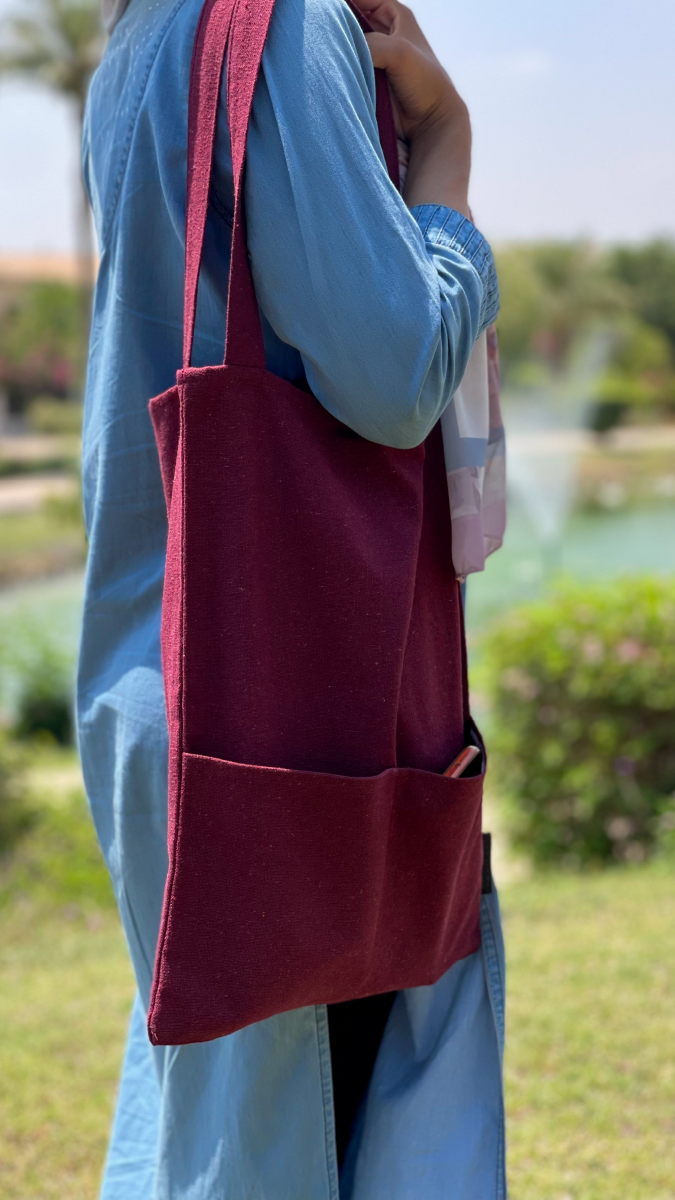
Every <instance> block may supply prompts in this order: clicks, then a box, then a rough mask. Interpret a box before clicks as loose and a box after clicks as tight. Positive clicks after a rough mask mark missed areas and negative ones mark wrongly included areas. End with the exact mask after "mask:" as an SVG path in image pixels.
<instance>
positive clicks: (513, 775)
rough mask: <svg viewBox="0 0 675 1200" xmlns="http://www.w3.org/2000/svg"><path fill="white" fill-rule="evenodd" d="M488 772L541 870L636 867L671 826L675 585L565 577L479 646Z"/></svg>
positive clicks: (674, 812) (663, 844)
mask: <svg viewBox="0 0 675 1200" xmlns="http://www.w3.org/2000/svg"><path fill="white" fill-rule="evenodd" d="M483 662H484V670H485V671H486V674H487V679H486V685H487V689H488V691H489V694H490V698H491V701H492V704H491V714H492V722H493V725H494V734H493V738H492V740H491V746H492V754H493V763H492V769H493V771H494V774H495V777H496V778H498V780H499V788H500V792H501V794H502V796H503V800H504V802H505V804H506V806H507V807H506V820H507V826H508V830H509V834H510V837H511V839H512V841H513V844H514V845H515V846H516V847H518V848H519V849H520V850H521V851H523V852H525V853H526V854H527V855H528V856H529V857H531V858H532V859H533V860H534V862H535V863H537V864H539V865H551V864H553V865H563V866H565V867H567V868H572V869H578V868H580V867H588V866H601V865H603V864H605V863H612V862H614V863H638V862H643V861H644V860H645V859H646V858H647V857H649V856H651V855H653V854H655V853H657V852H659V851H661V852H669V851H670V850H671V849H672V841H673V831H674V830H675V728H674V726H675V582H674V581H673V580H672V579H659V578H648V577H645V578H640V577H638V578H633V579H626V580H619V581H615V582H613V583H611V584H595V585H589V584H583V585H581V584H579V583H572V582H568V583H566V584H564V585H558V587H557V588H556V589H555V590H554V591H553V592H552V593H549V594H548V595H547V597H546V599H545V601H541V602H539V603H537V604H531V605H523V606H520V607H519V608H517V609H515V610H514V611H513V612H512V613H510V614H508V615H507V616H506V617H504V618H502V619H501V620H498V621H496V622H495V623H494V624H493V625H492V627H491V629H490V632H489V633H488V635H487V636H486V638H485V642H484V646H483Z"/></svg>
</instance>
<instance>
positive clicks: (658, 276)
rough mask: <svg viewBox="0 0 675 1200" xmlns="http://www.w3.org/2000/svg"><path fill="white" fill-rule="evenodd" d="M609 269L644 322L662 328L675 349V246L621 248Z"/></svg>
mask: <svg viewBox="0 0 675 1200" xmlns="http://www.w3.org/2000/svg"><path fill="white" fill-rule="evenodd" d="M609 268H610V272H611V274H612V275H613V276H614V278H615V279H616V280H617V281H618V282H619V283H620V284H621V285H622V286H623V287H624V288H625V289H626V290H627V291H628V292H629V293H630V298H631V306H632V307H633V308H634V310H635V311H636V312H637V313H638V314H639V316H641V317H642V319H643V321H646V322H647V324H648V325H654V326H655V327H656V328H657V329H662V330H663V332H664V333H666V334H667V335H668V337H669V338H670V341H671V343H672V345H673V347H675V244H674V243H673V242H668V241H666V240H665V239H659V240H657V241H654V242H649V243H648V244H647V245H646V246H619V247H617V248H616V249H615V250H613V251H612V252H611V254H610V261H609Z"/></svg>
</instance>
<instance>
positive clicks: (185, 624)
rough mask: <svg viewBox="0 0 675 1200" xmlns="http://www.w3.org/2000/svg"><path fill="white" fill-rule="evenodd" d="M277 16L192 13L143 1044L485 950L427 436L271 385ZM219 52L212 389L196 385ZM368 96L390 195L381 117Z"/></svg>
mask: <svg viewBox="0 0 675 1200" xmlns="http://www.w3.org/2000/svg"><path fill="white" fill-rule="evenodd" d="M273 5H274V0H207V3H206V5H205V7H204V10H203V13H202V18H201V20H200V25H199V28H198V33H197V37H196V40H195V52H194V58H193V74H192V81H191V88H190V113H189V145H188V214H187V232H186V300H185V313H186V339H185V356H184V369H183V370H182V371H180V372H179V373H178V380H177V386H176V387H175V388H172V389H171V390H170V391H168V392H166V393H164V394H163V395H162V396H158V397H156V398H155V399H154V400H153V401H151V414H152V419H153V423H154V427H155V433H156V438H157V444H158V449H159V454H160V462H161V466H162V476H163V480H164V488H165V495H166V499H167V510H168V514H169V536H168V542H167V561H166V575H165V587H164V605H163V615H162V653H163V663H164V679H165V691H166V703H167V717H168V723H169V737H170V766H169V873H168V878H167V885H166V893H165V900H164V910H163V916H162V924H161V929H160V936H159V941H158V946H157V957H156V963H155V975H154V981H153V989H152V995H151V1003H150V1010H149V1015H148V1029H149V1034H150V1038H151V1041H152V1042H153V1043H155V1044H177V1043H186V1042H197V1041H205V1040H209V1039H211V1038H215V1037H219V1036H222V1035H224V1034H227V1033H231V1032H233V1031H235V1030H236V1029H240V1028H242V1027H243V1026H245V1025H247V1024H250V1023H251V1022H252V1021H258V1020H262V1019H264V1018H266V1017H269V1016H271V1015H273V1014H275V1013H278V1012H282V1011H284V1010H287V1009H290V1008H296V1007H300V1006H303V1005H307V1004H313V1003H335V1002H339V1001H342V1000H347V999H353V998H356V997H360V996H365V995H371V994H376V993H377V992H388V991H394V990H397V989H400V988H403V987H411V986H416V985H421V984H429V983H432V982H434V981H435V980H436V979H438V978H439V976H440V975H441V974H442V973H443V972H444V971H446V970H447V969H448V968H449V967H450V966H451V965H452V963H453V962H455V961H457V960H458V959H459V958H462V957H464V956H465V955H467V954H469V953H471V952H473V951H474V950H476V949H477V947H478V945H479V941H480V933H479V910H480V892H481V868H482V839H481V797H482V783H483V779H482V775H476V776H475V777H472V778H462V779H459V780H453V779H448V778H444V777H443V776H442V775H441V774H440V772H442V771H443V770H444V769H445V767H446V766H447V765H448V763H449V762H450V761H451V760H452V759H453V758H454V757H455V756H456V754H457V753H458V752H459V750H460V749H461V748H462V747H463V745H464V744H465V741H466V740H467V739H470V740H475V738H476V737H477V736H478V734H477V732H476V730H475V727H473V726H472V725H471V723H470V717H469V712H468V697H467V689H466V655H465V647H464V633H463V624H462V611H461V598H460V594H459V586H458V584H457V582H456V579H455V576H454V571H453V567H452V557H451V553H450V544H451V534H450V515H449V510H448V503H447V490H446V482H445V466H444V460H443V447H442V441H441V433H440V427H439V426H437V427H436V429H435V430H434V431H433V432H432V434H431V435H430V437H429V438H428V439H427V441H426V443H425V444H424V445H423V446H420V447H418V448H417V449H414V450H394V449H391V448H389V447H385V446H379V445H376V444H374V443H372V442H367V441H365V440H364V439H362V438H360V437H358V436H357V435H356V434H354V433H353V432H352V431H351V430H350V429H348V428H346V427H345V426H344V425H342V424H340V422H339V421H337V420H335V418H334V417H332V416H331V415H330V414H329V413H328V412H326V410H325V409H324V408H323V407H322V406H321V405H320V404H319V402H318V401H317V400H316V399H315V398H314V397H313V396H312V395H311V394H309V393H308V392H306V391H302V390H299V389H298V388H295V387H294V386H292V385H291V384H289V383H286V382H284V381H282V380H280V379H278V378H277V377H276V376H273V375H271V374H270V373H269V372H267V371H266V369H265V364H264V351H263V343H262V333H261V327H260V318H259V314H258V309H257V303H256V299H255V292H254V288H253V283H252V279H251V273H250V268H249V265H248V257H247V251H246V238H245V216H244V211H243V187H242V182H243V170H244V160H245V147H246V133H247V129H248V122H249V117H250V111H251V102H252V97H253V89H254V86H255V80H256V78H257V74H258V70H259V65H260V59H261V55H262V50H263V46H264V41H265V36H266V32H267V28H268V25H269V20H270V17H271V13H272V9H273ZM228 32H229V42H228V43H227V44H228V115H229V120H230V132H231V140H232V154H233V163H234V176H235V219H234V233H233V249H232V260H231V275H230V289H229V297H228V316H227V339H226V349H225V363H224V364H223V365H222V366H216V367H205V368H199V369H195V368H192V367H190V355H191V343H192V333H193V326H194V309H195V299H196V289H197V281H198V274H199V260H200V257H201V249H202V243H203V234H204V223H205V220H206V211H207V204H208V177H209V176H210V170H211V159H212V154H213V137H214V131H215V110H216V108H217V102H218V88H219V79H220V72H221V71H222V64H223V60H224V50H225V44H226V42H227V39H228ZM378 95H379V100H380V104H379V117H380V121H381V130H382V136H383V140H384V142H385V143H386V142H391V138H392V134H393V143H392V145H390V146H389V150H388V151H387V155H386V157H387V159H388V160H389V159H390V158H391V157H392V149H393V159H392V163H391V170H392V172H393V171H394V164H397V158H396V153H395V151H396V146H395V142H396V138H395V130H394V125H393V118H392V114H391V106H390V104H389V98H388V91H386V90H385V91H384V92H383V91H382V90H381V89H380V92H379V93H378ZM396 169H397V166H396ZM205 178H206V180H207V181H206V182H205V181H204V179H205ZM394 180H396V175H394Z"/></svg>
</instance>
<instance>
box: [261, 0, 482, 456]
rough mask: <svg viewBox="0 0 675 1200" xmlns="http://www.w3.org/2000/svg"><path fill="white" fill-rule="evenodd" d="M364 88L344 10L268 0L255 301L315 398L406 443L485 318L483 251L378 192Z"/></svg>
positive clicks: (372, 122)
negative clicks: (271, 5)
mask: <svg viewBox="0 0 675 1200" xmlns="http://www.w3.org/2000/svg"><path fill="white" fill-rule="evenodd" d="M374 96H375V81H374V72H373V68H372V63H371V59H370V54H369V52H368V47H367V43H366V41H365V38H364V37H363V34H362V32H361V29H360V27H359V25H358V23H357V22H356V20H355V18H354V17H353V15H352V13H351V11H350V10H349V9H348V7H347V5H346V4H345V3H344V2H343V0H278V2H277V5H276V9H275V12H274V16H273V21H272V26H271V29H270V34H269V38H268V42H267V45H266V48H265V54H264V59H263V78H262V79H261V80H260V82H259V84H258V87H257V90H256V96H255V101H254V111H253V118H252V125H251V131H250V135H249V148H248V160H247V175H246V207H247V219H248V243H249V250H250V254H251V261H252V265H253V273H254V279H255V285H256V291H257V294H258V299H259V302H260V305H261V308H262V310H263V312H264V314H265V316H266V318H267V319H268V321H269V322H270V324H271V326H272V328H273V330H274V332H275V333H276V334H277V336H278V337H279V338H280V339H281V340H282V341H283V342H285V343H287V344H289V345H290V346H293V347H295V348H296V349H297V350H298V351H299V353H300V354H301V356H302V360H303V364H304V367H305V372H306V375H307V379H308V382H309V384H310V386H311V388H312V391H313V392H314V394H315V395H316V397H317V399H318V400H320V402H321V403H322V404H323V405H324V406H325V407H326V408H327V409H328V411H329V412H331V413H332V414H333V415H334V416H335V417H337V418H338V419H339V420H341V421H343V422H345V424H347V425H349V426H351V428H352V429H354V430H356V431H357V432H358V433H360V434H361V435H362V436H363V437H366V438H368V439H370V440H371V441H375V442H381V443H383V444H385V445H390V446H398V447H402V448H406V447H411V446H415V445H418V444H419V443H420V442H421V441H423V440H424V438H425V437H426V436H427V434H428V433H429V432H430V430H431V429H432V428H433V426H434V425H435V423H436V422H437V421H438V419H439V417H440V416H441V413H442V412H443V410H444V408H445V407H446V405H447V404H448V403H449V401H450V399H451V397H452V395H453V394H454V392H455V390H456V389H457V387H458V385H459V383H460V382H461V379H462V376H463V374H464V370H465V368H466V364H467V362H468V359H469V356H470V354H471V351H472V349H473V345H474V342H475V340H476V338H477V336H478V334H479V333H480V332H481V331H482V329H483V328H484V327H485V326H486V325H487V324H488V323H489V322H490V321H491V320H493V319H494V316H495V313H496V310H497V306H498V298H497V284H496V278H495V271H494V263H493V260H492V254H491V252H490V248H489V246H488V245H487V243H486V242H485V240H484V238H483V237H482V236H481V234H480V233H478V231H477V230H476V228H475V227H474V226H473V225H472V224H471V222H470V221H468V220H467V219H466V218H464V217H462V216H461V215H460V214H459V213H456V212H454V211H453V210H451V209H448V208H443V207H437V206H434V205H430V206H429V205H423V206H420V207H419V208H417V209H415V210H413V211H412V212H411V211H410V210H409V209H408V208H406V205H405V204H404V202H403V200H402V198H401V196H400V195H399V194H398V192H397V191H396V189H395V188H394V187H393V185H392V184H391V182H390V180H389V177H388V175H387V171H386V167H385V164H384V160H383V156H382V151H381V148H380V144H379V138H378V132H377V123H376V119H375V103H374Z"/></svg>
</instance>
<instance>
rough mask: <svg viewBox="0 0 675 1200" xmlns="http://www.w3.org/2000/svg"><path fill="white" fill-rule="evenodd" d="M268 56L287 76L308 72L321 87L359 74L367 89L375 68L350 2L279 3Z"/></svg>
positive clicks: (299, 0)
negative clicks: (331, 79)
mask: <svg viewBox="0 0 675 1200" xmlns="http://www.w3.org/2000/svg"><path fill="white" fill-rule="evenodd" d="M268 54H269V55H271V56H272V57H273V58H274V60H275V62H276V64H277V66H278V67H279V68H281V70H282V71H283V72H284V73H286V72H289V71H292V72H297V71H300V72H303V73H304V72H306V73H307V74H308V75H309V76H313V77H314V78H315V80H316V83H317V84H320V82H321V78H322V77H323V78H324V81H327V80H328V79H330V78H331V77H332V76H333V75H335V74H336V73H337V74H339V75H340V76H342V78H343V80H345V79H346V77H348V76H349V74H352V73H354V74H356V75H357V76H358V78H359V82H360V86H363V85H364V83H365V80H366V79H367V77H368V74H369V69H370V68H371V59H370V54H369V52H368V46H367V43H366V41H365V38H364V37H363V33H362V30H361V26H360V24H359V21H358V19H357V17H356V15H355V13H354V12H353V10H352V9H351V7H350V6H349V4H348V3H347V0H276V4H275V8H274V14H273V18H272V26H271V29H270V38H269V42H268Z"/></svg>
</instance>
